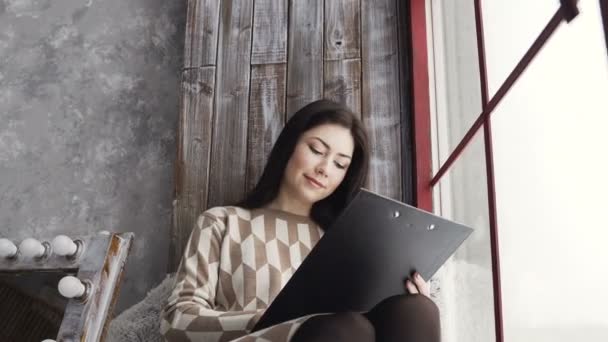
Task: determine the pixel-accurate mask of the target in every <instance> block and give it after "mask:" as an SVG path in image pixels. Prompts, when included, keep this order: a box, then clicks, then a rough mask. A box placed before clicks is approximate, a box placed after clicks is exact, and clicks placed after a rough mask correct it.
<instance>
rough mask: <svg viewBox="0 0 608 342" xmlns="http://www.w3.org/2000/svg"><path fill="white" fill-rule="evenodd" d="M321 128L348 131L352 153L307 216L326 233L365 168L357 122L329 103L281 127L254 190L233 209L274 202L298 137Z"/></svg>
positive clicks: (365, 152) (315, 105)
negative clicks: (343, 172)
mask: <svg viewBox="0 0 608 342" xmlns="http://www.w3.org/2000/svg"><path fill="white" fill-rule="evenodd" d="M322 124H337V125H340V126H342V127H345V128H347V129H349V130H350V132H351V134H352V136H353V139H354V141H355V149H354V152H353V156H352V159H351V164H350V166H349V167H348V170H347V172H346V175H345V176H344V179H343V180H342V182H341V183H340V185H339V186H338V187H337V188H336V190H335V191H334V192H333V193H332V194H331V195H329V196H327V197H326V198H324V199H322V200H320V201H318V202H316V203H314V204H313V206H312V209H311V212H310V216H311V218H312V219H313V220H314V221H315V222H316V223H317V224H318V225H319V226H320V227H321V228H322V229H324V230H325V229H329V227H330V226H331V224H332V223H333V221H334V220H335V219H336V217H337V216H338V215H339V214H340V212H341V211H342V210H343V209H344V207H345V206H346V205H347V204H348V203H349V202H350V200H351V199H352V198H353V196H354V195H355V194H356V193H357V192H358V190H359V189H360V188H361V187H362V186H364V184H365V181H366V179H367V173H368V167H369V146H368V138H367V133H366V132H365V129H364V128H363V125H362V123H361V121H360V120H359V119H358V118H357V116H356V115H355V114H354V113H353V112H352V111H350V110H349V109H348V108H347V107H345V106H343V105H341V104H338V103H336V102H333V101H329V100H318V101H314V102H312V103H310V104H308V105H306V106H304V107H303V108H301V109H300V110H298V111H297V112H296V113H295V114H294V115H293V116H292V117H291V118H290V119H289V121H288V122H287V124H285V127H283V130H282V131H281V134H280V135H279V137H278V138H277V141H276V142H275V143H274V146H273V147H272V150H271V152H270V156H269V157H268V162H267V163H266V166H265V167H264V172H263V173H262V176H261V177H260V180H259V181H258V183H257V184H256V186H255V187H254V188H253V189H252V190H251V191H250V192H249V193H248V194H247V195H246V196H245V198H244V199H242V200H241V201H240V202H238V203H237V204H235V205H236V206H239V207H242V208H247V209H255V208H260V207H263V206H265V205H267V204H268V203H270V202H271V201H272V200H274V199H275V198H276V196H277V195H278V194H279V188H280V186H281V181H282V179H283V175H284V173H285V168H286V167H287V162H288V161H289V159H290V158H291V155H292V153H293V151H294V149H295V146H296V144H297V143H298V140H299V139H300V136H301V135H302V134H303V133H304V132H306V131H308V130H309V129H312V128H314V127H316V126H319V125H322Z"/></svg>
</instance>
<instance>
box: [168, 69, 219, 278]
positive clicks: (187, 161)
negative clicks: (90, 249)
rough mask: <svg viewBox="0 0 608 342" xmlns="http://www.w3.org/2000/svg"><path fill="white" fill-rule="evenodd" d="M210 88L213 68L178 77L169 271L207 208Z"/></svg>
mask: <svg viewBox="0 0 608 342" xmlns="http://www.w3.org/2000/svg"><path fill="white" fill-rule="evenodd" d="M214 86H215V67H204V68H196V69H187V70H184V72H183V73H182V89H181V112H180V123H179V131H178V141H177V142H178V145H177V159H176V161H175V197H174V201H173V229H172V235H171V251H170V258H171V260H170V262H169V270H170V271H174V270H175V269H176V268H177V266H178V264H179V261H180V259H181V257H182V253H183V248H184V247H185V245H186V240H187V239H188V236H190V232H191V231H192V228H194V224H195V222H196V218H197V217H198V215H199V214H200V213H201V211H202V210H204V209H206V208H207V192H208V189H209V186H208V180H209V177H208V172H209V171H208V170H209V157H210V147H211V121H212V114H213V99H214Z"/></svg>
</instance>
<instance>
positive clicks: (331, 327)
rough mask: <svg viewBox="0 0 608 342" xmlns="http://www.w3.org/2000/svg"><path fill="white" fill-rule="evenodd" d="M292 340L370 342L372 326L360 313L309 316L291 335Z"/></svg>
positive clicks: (296, 341)
mask: <svg viewBox="0 0 608 342" xmlns="http://www.w3.org/2000/svg"><path fill="white" fill-rule="evenodd" d="M290 341H292V342H325V341H327V342H341V341H345V342H372V341H375V339H374V327H373V326H372V324H371V323H370V322H369V321H368V320H367V318H365V316H363V315H362V314H359V313H356V312H342V313H335V314H329V315H319V316H313V317H311V318H309V319H308V320H307V321H306V322H304V323H303V324H302V325H301V326H300V327H299V328H298V330H297V331H296V333H295V334H294V335H293V336H292V338H291V340H290Z"/></svg>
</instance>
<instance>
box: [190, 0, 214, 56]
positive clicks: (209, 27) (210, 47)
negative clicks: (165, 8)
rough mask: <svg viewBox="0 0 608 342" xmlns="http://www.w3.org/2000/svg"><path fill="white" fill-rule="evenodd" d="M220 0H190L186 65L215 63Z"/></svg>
mask: <svg viewBox="0 0 608 342" xmlns="http://www.w3.org/2000/svg"><path fill="white" fill-rule="evenodd" d="M219 10H220V1H217V0H189V1H188V11H187V18H186V32H185V35H186V37H185V44H184V67H185V68H193V67H200V66H209V65H215V56H216V51H217V50H216V49H217V37H218V23H219V14H220V12H219Z"/></svg>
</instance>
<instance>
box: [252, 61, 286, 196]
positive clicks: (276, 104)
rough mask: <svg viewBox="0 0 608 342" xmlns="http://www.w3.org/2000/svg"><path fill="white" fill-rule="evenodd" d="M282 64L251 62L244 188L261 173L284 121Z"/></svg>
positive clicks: (284, 73)
mask: <svg viewBox="0 0 608 342" xmlns="http://www.w3.org/2000/svg"><path fill="white" fill-rule="evenodd" d="M286 73H287V66H286V65H285V64H269V65H254V66H253V67H252V69H251V95H250V97H249V141H248V142H247V146H248V147H247V156H248V159H247V184H246V188H247V190H250V189H252V188H253V187H254V186H255V184H256V183H257V181H258V179H259V178H260V176H261V175H262V171H263V170H264V166H265V165H266V161H267V160H268V155H269V154H270V150H271V149H272V145H273V144H274V142H275V141H276V139H277V138H278V136H279V134H280V133H281V129H282V128H283V126H284V124H285V77H286Z"/></svg>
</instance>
